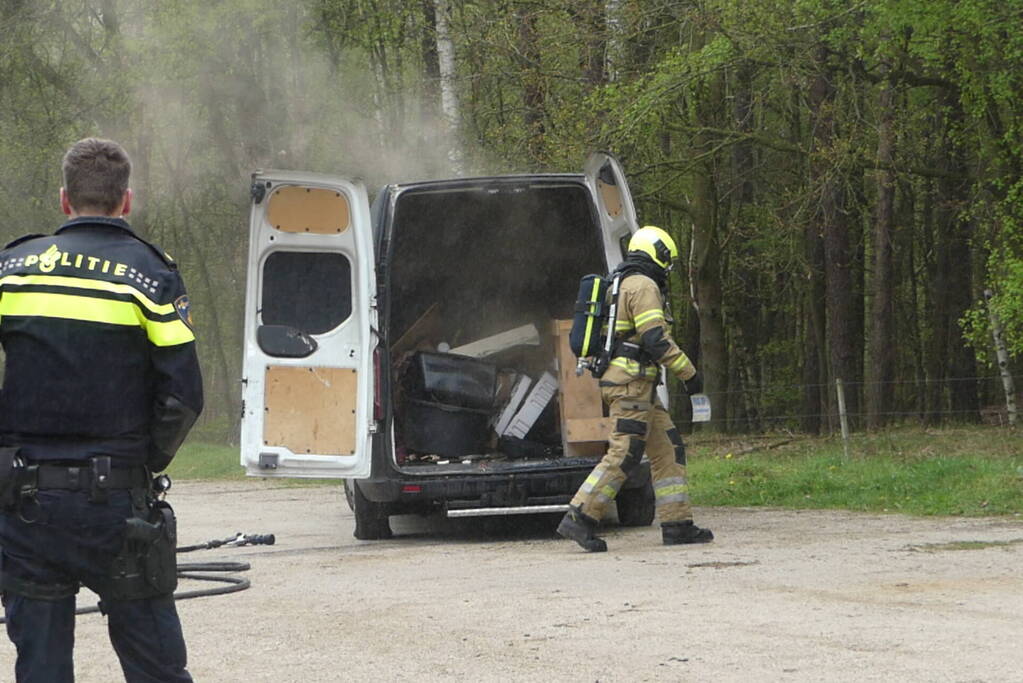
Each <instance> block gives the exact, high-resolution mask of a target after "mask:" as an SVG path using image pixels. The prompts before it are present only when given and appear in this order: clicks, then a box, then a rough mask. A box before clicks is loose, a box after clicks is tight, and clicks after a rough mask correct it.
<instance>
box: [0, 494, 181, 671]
mask: <svg viewBox="0 0 1023 683" xmlns="http://www.w3.org/2000/svg"><path fill="white" fill-rule="evenodd" d="M36 501H37V502H27V503H23V504H22V505H21V510H20V513H17V512H5V513H2V514H0V545H2V555H0V570H2V571H3V572H4V574H5V575H11V576H13V577H15V578H16V579H17V580H18V581H20V582H26V581H27V582H31V583H32V584H36V585H38V586H40V587H41V588H43V590H48V591H52V593H54V594H53V595H48V597H47V598H39V597H26V596H25V595H21V594H18V593H15V592H14V591H11V590H7V591H5V593H4V607H5V612H6V616H7V634H8V636H9V637H10V639H11V641H12V642H13V643H14V644H15V646H16V647H17V650H18V658H17V663H16V665H15V674H16V676H17V680H18V683H35V682H39V683H44V682H45V683H63V682H64V681H73V680H74V671H73V663H72V650H73V647H74V639H75V630H74V629H75V615H74V612H75V595H74V593H75V592H77V589H78V586H79V584H82V585H85V586H86V587H90V588H92V587H94V586H96V585H97V584H98V582H99V581H100V580H102V579H103V578H104V577H106V576H109V571H110V565H111V560H112V559H113V558H114V556H115V555H117V553H118V551H119V550H120V549H121V546H122V544H123V543H124V535H125V520H127V519H128V518H129V517H131V516H133V513H132V501H131V494H130V493H129V492H128V491H127V490H114V491H111V492H110V494H109V501H108V502H106V503H94V502H90V500H89V494H88V493H87V492H82V491H68V490H58V489H48V490H40V491H38V492H37V494H36ZM26 520H27V521H26ZM62 589H63V590H62ZM24 592H26V593H32V592H35V591H24ZM55 593H63V596H58V595H55ZM100 600H101V607H102V610H103V611H104V612H105V614H106V618H107V628H108V631H109V634H110V642H111V643H112V644H113V647H114V650H115V651H116V652H117V656H118V658H119V659H120V662H121V668H122V669H123V671H124V677H125V679H126V680H127V681H128V682H129V683H136V682H138V683H142V682H143V681H145V682H156V681H160V682H163V681H191V680H192V678H191V676H190V675H189V674H188V672H187V671H186V670H185V664H186V656H185V641H184V638H183V637H182V633H181V623H180V621H179V620H178V615H177V611H176V609H175V606H174V598H173V597H172V596H165V597H160V598H154V599H145V600H113V599H110V598H108V597H105V596H103V595H102V594H100Z"/></svg>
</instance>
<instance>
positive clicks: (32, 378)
mask: <svg viewBox="0 0 1023 683" xmlns="http://www.w3.org/2000/svg"><path fill="white" fill-rule="evenodd" d="M130 172H131V163H130V161H129V159H128V156H127V154H125V151H124V149H122V148H121V146H120V145H118V144H117V143H115V142H112V141H109V140H100V139H95V138H88V139H85V140H81V141H79V142H77V143H75V145H73V146H72V147H71V148H70V150H68V152H67V154H66V155H65V156H64V160H63V176H64V187H62V188H61V191H60V205H61V208H62V209H63V211H64V213H65V214H67V215H68V216H70V220H69V221H68V222H66V223H65V224H64V225H62V226H61V227H60V228H59V229H58V230H57V231H56V233H54V234H53V235H50V236H44V235H29V236H27V237H23V238H21V239H19V240H16V241H14V242H12V243H11V244H9V245H7V247H6V248H5V249H4V250H3V251H2V252H0V342H2V344H3V348H4V351H5V353H6V359H5V374H4V379H3V389H2V391H0V443H2V444H3V446H4V448H2V449H0V452H2V454H3V461H2V462H0V476H6V479H5V481H6V482H7V487H6V488H7V491H8V493H11V492H13V494H12V497H11V498H9V499H8V501H7V502H8V506H7V509H6V510H5V511H4V512H3V513H2V514H0V546H2V553H0V572H2V573H0V588H2V590H3V600H4V607H5V611H6V619H7V634H8V636H9V637H10V639H11V641H12V642H13V643H14V645H15V646H16V648H17V652H18V656H17V663H16V665H15V673H16V676H17V680H18V681H46V682H47V683H53V682H54V681H71V680H73V678H74V672H73V663H72V648H73V645H74V612H75V594H76V593H77V592H78V589H79V587H80V586H81V585H85V586H87V587H88V588H90V589H92V590H93V591H95V592H96V593H97V594H98V595H99V596H100V609H101V610H102V611H103V612H104V613H105V614H106V616H107V620H108V621H107V623H108V630H109V635H110V641H111V643H112V645H113V647H114V650H115V651H116V652H117V656H118V658H119V659H120V662H121V667H122V669H123V671H124V676H125V678H126V679H127V680H128V681H191V680H192V679H191V676H190V675H189V674H188V671H187V670H186V669H185V665H186V661H185V642H184V638H183V636H182V632H181V623H180V621H179V620H178V615H177V611H176V610H175V607H174V598H173V596H172V593H173V583H174V582H176V578H175V576H174V569H175V568H174V563H173V552H174V551H173V540H174V536H173V533H172V532H173V518H172V516H171V515H170V514H169V513H168V510H169V508H166V507H163V508H160V507H159V506H160V505H162V504H161V503H157V502H155V500H154V498H153V495H152V492H151V475H152V473H155V472H159V471H160V470H162V469H164V468H165V467H166V466H167V465H168V463H169V462H170V461H171V458H173V456H174V453H175V451H176V450H177V448H178V446H180V444H181V442H182V440H183V439H184V438H185V435H186V434H187V432H188V430H189V429H190V428H191V426H192V424H193V423H194V422H195V419H196V417H197V415H198V414H199V412H200V411H201V410H202V379H201V377H200V374H199V364H198V361H197V357H196V351H195V336H194V334H193V331H192V324H191V319H190V315H189V305H188V297H187V295H186V294H185V289H184V286H183V284H182V281H181V277H180V276H179V274H178V271H177V267H176V266H175V264H174V262H173V261H172V260H171V259H170V257H169V256H167V255H166V254H165V253H163V252H162V251H160V250H159V249H157V248H156V247H154V246H153V245H151V244H149V243H147V242H145V241H144V240H142V239H141V238H140V237H139V236H138V235H136V234H135V233H134V232H133V231H132V229H131V227H130V226H129V225H128V223H127V222H125V220H124V218H123V216H124V215H126V214H127V213H128V212H129V210H130V209H131V202H132V191H131V190H130V189H129V187H128V178H129V175H130ZM154 511H157V512H158V513H159V514H157V515H155V516H154ZM161 539H162V540H161ZM161 543H162V545H161ZM168 546H169V547H170V549H169V551H168ZM153 548H160V552H158V553H155V554H154V553H153V552H149V551H151V550H152V549H153ZM147 552H149V556H150V560H149V561H150V562H152V560H153V557H154V556H156V557H159V558H162V559H161V560H160V562H158V563H157V565H155V566H154V565H153V564H146V560H145V558H144V556H145V555H146V553H147ZM168 552H169V557H168ZM167 560H169V563H168V562H167Z"/></svg>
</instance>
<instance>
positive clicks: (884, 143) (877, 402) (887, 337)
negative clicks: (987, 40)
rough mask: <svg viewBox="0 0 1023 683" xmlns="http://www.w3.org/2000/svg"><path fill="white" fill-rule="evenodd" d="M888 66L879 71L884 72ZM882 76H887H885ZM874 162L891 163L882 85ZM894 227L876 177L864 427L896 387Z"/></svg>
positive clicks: (876, 421)
mask: <svg viewBox="0 0 1023 683" xmlns="http://www.w3.org/2000/svg"><path fill="white" fill-rule="evenodd" d="M888 69H889V66H888V65H885V67H884V70H885V72H887V71H888ZM886 75H887V74H886ZM878 107H879V113H880V121H879V126H878V140H877V162H878V165H879V166H880V167H882V168H890V167H891V166H892V165H893V164H894V161H895V128H894V121H895V85H894V84H893V83H892V82H891V81H890V80H888V79H886V80H885V82H884V86H883V87H882V89H881V94H880V96H879V98H878ZM894 224H895V174H894V172H892V171H890V170H881V171H878V172H877V210H876V213H875V216H874V244H873V246H874V275H873V278H872V279H871V282H870V290H871V298H870V347H869V348H870V352H869V353H868V359H867V367H868V368H870V370H869V371H868V375H867V376H868V379H869V382H868V384H867V391H866V398H867V426H868V427H870V428H872V429H877V428H879V427H882V426H884V425H885V424H886V423H887V422H888V416H889V413H891V410H892V396H893V392H894V384H893V383H894V381H895V350H896V348H897V346H896V341H897V340H896V336H895V305H894V298H895V277H894V275H895V271H894V263H895V261H894V252H893V248H892V233H893V231H894Z"/></svg>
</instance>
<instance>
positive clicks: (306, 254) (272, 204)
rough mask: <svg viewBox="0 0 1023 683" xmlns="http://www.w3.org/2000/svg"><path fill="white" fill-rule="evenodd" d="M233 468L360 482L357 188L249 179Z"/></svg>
mask: <svg viewBox="0 0 1023 683" xmlns="http://www.w3.org/2000/svg"><path fill="white" fill-rule="evenodd" d="M252 181H253V182H252V206H251V214H250V219H249V259H248V284H247V287H246V292H245V340H244V341H245V356H244V361H243V363H244V365H243V368H242V375H243V378H242V399H243V402H242V425H241V463H242V465H243V466H244V467H245V471H246V473H247V474H250V475H255V476H272V477H339V478H340V477H346V478H364V477H367V476H369V472H370V453H371V449H370V435H371V434H372V433H373V432H375V431H376V423H375V422H374V409H373V397H374V392H375V377H374V365H373V354H374V348H375V346H376V343H377V339H376V332H375V330H376V329H377V311H376V280H375V277H374V271H373V266H374V259H373V240H372V225H371V221H370V212H369V201H368V198H367V195H366V190H365V188H364V187H363V186H362V184H361V183H358V182H356V181H351V180H346V179H343V178H337V177H331V176H324V175H318V174H312V173H299V172H292V171H278V172H275V171H267V172H265V173H264V172H257V173H255V174H253V178H252Z"/></svg>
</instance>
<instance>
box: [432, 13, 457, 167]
mask: <svg viewBox="0 0 1023 683" xmlns="http://www.w3.org/2000/svg"><path fill="white" fill-rule="evenodd" d="M434 10H435V17H436V20H437V25H436V28H437V58H438V65H439V67H440V102H441V111H442V112H443V113H444V120H445V121H447V125H448V133H449V134H450V136H451V142H450V143H449V147H448V161H449V162H450V163H451V169H452V171H453V172H454V174H455V175H462V174H463V173H464V172H465V166H464V163H465V162H464V155H463V154H462V146H461V141H460V138H459V126H458V94H457V92H456V90H455V78H456V71H455V45H454V43H453V42H452V40H451V30H450V27H451V7H450V5H449V4H448V0H434Z"/></svg>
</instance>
